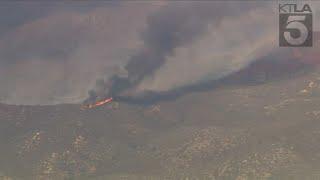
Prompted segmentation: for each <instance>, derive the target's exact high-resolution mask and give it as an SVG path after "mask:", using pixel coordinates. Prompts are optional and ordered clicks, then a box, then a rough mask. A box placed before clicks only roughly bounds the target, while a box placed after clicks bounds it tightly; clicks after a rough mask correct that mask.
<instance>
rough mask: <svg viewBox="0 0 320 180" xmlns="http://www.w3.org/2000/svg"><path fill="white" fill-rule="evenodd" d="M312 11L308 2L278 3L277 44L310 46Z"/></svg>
mask: <svg viewBox="0 0 320 180" xmlns="http://www.w3.org/2000/svg"><path fill="white" fill-rule="evenodd" d="M312 34H313V31H312V11H311V7H310V6H309V5H308V4H304V5H301V4H300V6H298V4H279V45H280V46H290V47H292V46H295V47H311V46H312Z"/></svg>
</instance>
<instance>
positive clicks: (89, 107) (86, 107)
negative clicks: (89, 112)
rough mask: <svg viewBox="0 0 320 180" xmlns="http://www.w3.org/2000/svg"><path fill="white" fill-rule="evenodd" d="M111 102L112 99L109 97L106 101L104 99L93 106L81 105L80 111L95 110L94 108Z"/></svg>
mask: <svg viewBox="0 0 320 180" xmlns="http://www.w3.org/2000/svg"><path fill="white" fill-rule="evenodd" d="M112 100H113V98H112V97H110V98H107V99H104V100H101V101H97V102H96V103H94V104H88V105H83V106H82V107H81V109H91V108H95V107H98V106H102V105H104V104H106V103H109V102H111V101H112Z"/></svg>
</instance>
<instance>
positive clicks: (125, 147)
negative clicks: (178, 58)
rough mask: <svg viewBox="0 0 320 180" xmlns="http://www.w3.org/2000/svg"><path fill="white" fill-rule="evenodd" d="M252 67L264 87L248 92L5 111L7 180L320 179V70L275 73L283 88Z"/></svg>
mask: <svg viewBox="0 0 320 180" xmlns="http://www.w3.org/2000/svg"><path fill="white" fill-rule="evenodd" d="M252 67H259V65H254V66H252ZM252 67H250V68H251V69H250V68H249V69H247V71H246V73H244V72H239V73H240V74H246V75H248V74H247V73H249V72H255V73H254V74H250V73H249V76H250V77H256V76H255V75H257V77H258V81H256V80H257V79H256V78H253V81H250V83H245V82H243V81H242V78H241V77H244V79H247V78H245V77H247V76H243V75H241V76H239V74H236V75H234V76H233V77H229V78H226V82H230V83H225V85H221V84H220V85H218V86H216V87H215V88H212V89H211V90H208V89H206V90H205V91H197V92H191V93H187V94H185V95H183V96H180V97H177V98H176V99H173V100H172V101H159V102H156V103H154V104H148V105H139V104H127V103H124V102H112V103H110V104H107V105H105V106H101V107H97V108H94V109H90V110H81V109H80V105H72V104H66V105H55V106H17V105H5V104H1V105H0V129H1V131H0V133H1V136H0V137H1V139H0V143H1V144H0V147H1V148H0V153H1V154H0V170H1V173H0V177H1V176H3V179H4V178H9V179H10V178H12V179H81V178H82V179H165V178H167V179H186V178H189V179H194V178H199V179H238V180H240V179H259V178H262V179H264V178H265V179H267V178H275V179H278V178H280V179H292V178H293V177H294V178H296V179H305V178H307V177H309V178H314V177H317V176H318V172H319V170H320V168H319V167H320V145H318V141H319V139H320V117H319V115H320V109H319V107H320V70H319V68H313V69H310V68H309V69H308V68H307V69H305V68H300V69H298V70H297V71H294V72H290V73H283V74H281V73H280V74H281V75H279V73H274V72H275V71H272V70H271V71H270V72H268V74H276V75H277V76H276V78H271V79H268V78H262V80H261V71H260V70H261V69H264V70H265V69H266V68H265V67H266V66H262V68H257V69H255V70H253V69H252ZM284 67H288V66H284ZM259 69H260V70H259ZM271 69H272V68H271ZM280 69H281V68H280ZM279 72H282V71H279ZM286 72H289V71H286ZM263 77H264V76H263ZM226 84H227V85H226Z"/></svg>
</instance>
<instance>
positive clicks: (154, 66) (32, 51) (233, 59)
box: [0, 1, 279, 104]
mask: <svg viewBox="0 0 320 180" xmlns="http://www.w3.org/2000/svg"><path fill="white" fill-rule="evenodd" d="M277 5H278V4H277V3H272V2H251V1H250V2H231V1H230V2H166V1H159V2H117V3H106V2H95V3H88V2H81V3H79V2H70V3H55V4H54V5H52V4H50V3H40V2H33V3H21V2H18V3H8V2H0V7H1V9H2V10H1V11H0V13H1V14H2V16H1V18H0V65H1V66H0V85H1V88H0V102H3V103H9V104H59V103H82V102H83V101H85V100H87V101H95V100H98V99H101V98H106V97H109V96H116V97H119V98H120V97H121V98H123V99H126V98H133V99H144V98H149V97H150V94H151V96H152V97H156V96H159V95H161V97H163V95H166V94H172V92H177V91H180V90H182V89H184V88H189V87H196V86H198V85H199V84H201V83H204V82H210V81H213V80H218V79H221V78H223V77H225V76H228V75H230V74H232V73H234V72H237V71H239V70H241V69H243V68H245V67H246V66H247V65H248V64H250V63H251V62H254V61H256V60H258V59H259V58H261V57H264V56H268V55H269V54H270V53H272V52H274V51H276V50H279V49H278V48H277V47H278V45H277V23H278V22H277V21H276V20H277V18H278V17H277ZM14 8H19V9H21V11H12V9H14ZM159 97H160V96H159Z"/></svg>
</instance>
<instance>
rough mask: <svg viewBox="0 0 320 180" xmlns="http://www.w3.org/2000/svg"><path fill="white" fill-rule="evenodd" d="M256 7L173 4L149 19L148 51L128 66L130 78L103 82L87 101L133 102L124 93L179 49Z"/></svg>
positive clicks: (145, 36) (150, 94)
mask: <svg viewBox="0 0 320 180" xmlns="http://www.w3.org/2000/svg"><path fill="white" fill-rule="evenodd" d="M256 6H257V5H256V4H255V3H250V4H249V3H235V2H227V3H212V2H196V3H195V2H188V3H179V4H178V3H177V4H175V3H171V4H170V6H166V7H164V8H162V9H161V10H160V11H158V12H157V13H154V14H153V15H151V16H150V17H149V18H148V21H147V29H146V30H145V31H144V32H143V33H142V40H143V42H144V47H143V48H142V49H141V50H140V51H139V52H138V53H137V54H135V55H133V56H132V57H131V58H130V60H129V62H128V63H127V65H126V66H125V69H126V71H127V73H128V77H119V76H117V75H115V76H113V77H112V78H110V79H108V80H106V81H103V82H104V83H101V81H99V83H97V87H96V89H95V90H93V91H91V92H90V93H89V95H90V97H89V99H88V100H87V101H95V100H96V99H97V98H105V97H110V96H112V97H118V99H123V100H124V99H130V97H127V98H126V97H124V96H126V95H123V94H122V93H123V92H124V91H128V90H129V89H131V88H134V87H135V86H137V85H138V84H139V83H140V82H141V81H142V80H143V79H145V78H146V77H147V76H152V75H153V74H154V72H155V71H156V70H157V69H159V68H160V67H161V66H162V65H163V64H164V63H165V62H166V60H167V57H169V56H172V55H173V53H174V50H175V49H176V48H177V47H181V46H184V45H185V44H189V43H192V42H193V41H194V40H195V39H196V38H197V37H198V36H199V35H202V34H203V33H205V32H206V31H207V26H208V25H209V24H213V25H214V26H219V23H220V21H221V20H222V19H223V17H224V16H231V17H232V16H237V15H238V14H241V13H243V12H246V11H247V10H250V9H252V8H254V7H256ZM101 89H102V91H101ZM143 94H144V95H143V96H142V97H141V96H140V98H142V99H145V98H151V97H152V98H155V96H159V97H162V96H163V95H161V94H157V93H154V92H144V93H143ZM165 94H170V92H168V93H165ZM171 94H172V93H171ZM173 94H175V93H173ZM164 96H165V95H164Z"/></svg>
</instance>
